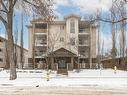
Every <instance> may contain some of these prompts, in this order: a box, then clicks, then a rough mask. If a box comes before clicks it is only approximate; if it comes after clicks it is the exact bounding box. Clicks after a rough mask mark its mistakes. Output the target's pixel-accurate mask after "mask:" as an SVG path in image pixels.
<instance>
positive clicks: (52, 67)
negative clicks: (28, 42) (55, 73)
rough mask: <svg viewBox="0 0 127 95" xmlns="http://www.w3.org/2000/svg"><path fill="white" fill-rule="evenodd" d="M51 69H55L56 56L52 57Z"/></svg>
mask: <svg viewBox="0 0 127 95" xmlns="http://www.w3.org/2000/svg"><path fill="white" fill-rule="evenodd" d="M51 69H52V70H54V58H53V57H51Z"/></svg>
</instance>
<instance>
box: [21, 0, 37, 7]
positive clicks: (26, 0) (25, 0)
mask: <svg viewBox="0 0 127 95" xmlns="http://www.w3.org/2000/svg"><path fill="white" fill-rule="evenodd" d="M23 1H24V2H26V3H28V4H30V5H33V6H35V7H38V6H37V5H35V4H33V3H32V2H29V1H28V0H23Z"/></svg>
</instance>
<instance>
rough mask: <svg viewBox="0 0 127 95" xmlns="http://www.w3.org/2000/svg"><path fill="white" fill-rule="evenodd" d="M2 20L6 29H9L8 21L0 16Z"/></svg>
mask: <svg viewBox="0 0 127 95" xmlns="http://www.w3.org/2000/svg"><path fill="white" fill-rule="evenodd" d="M0 20H1V21H2V22H3V24H4V25H5V27H7V21H6V20H5V19H4V18H3V17H2V16H1V15H0Z"/></svg>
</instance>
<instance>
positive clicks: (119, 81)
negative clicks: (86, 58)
mask: <svg viewBox="0 0 127 95" xmlns="http://www.w3.org/2000/svg"><path fill="white" fill-rule="evenodd" d="M17 75H18V78H17V79H16V80H9V71H7V70H3V71H1V72H0V86H31V87H35V86H37V85H39V86H42V87H43V86H46V87H51V86H58V87H61V86H63V87H68V86H72V87H79V86H81V87H82V86H102V87H111V88H116V87H119V88H121V87H122V88H127V71H121V70H117V72H116V74H115V73H114V70H111V69H107V70H90V69H84V70H80V71H79V72H77V71H76V70H74V71H69V72H68V76H66V75H58V74H57V73H56V71H50V75H49V81H47V71H45V70H17Z"/></svg>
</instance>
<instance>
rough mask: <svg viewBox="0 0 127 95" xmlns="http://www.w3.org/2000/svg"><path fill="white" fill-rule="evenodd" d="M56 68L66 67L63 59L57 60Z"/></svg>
mask: <svg viewBox="0 0 127 95" xmlns="http://www.w3.org/2000/svg"><path fill="white" fill-rule="evenodd" d="M58 69H67V64H66V62H65V60H63V59H62V60H59V62H58Z"/></svg>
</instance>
